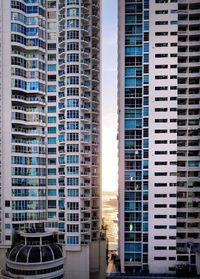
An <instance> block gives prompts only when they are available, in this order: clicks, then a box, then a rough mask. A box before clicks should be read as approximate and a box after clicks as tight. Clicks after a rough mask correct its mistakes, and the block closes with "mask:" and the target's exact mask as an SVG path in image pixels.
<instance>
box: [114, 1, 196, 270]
mask: <svg viewBox="0 0 200 279" xmlns="http://www.w3.org/2000/svg"><path fill="white" fill-rule="evenodd" d="M118 6H119V13H118V14H119V23H118V30H119V37H118V39H119V41H118V57H119V60H118V81H119V83H118V111H119V250H120V260H121V271H122V273H141V272H145V273H148V272H150V273H175V272H176V271H177V272H179V271H180V269H181V268H183V269H185V270H187V269H189V271H190V272H191V273H193V274H195V273H196V272H197V273H198V274H199V273H200V258H199V255H200V254H199V253H200V231H199V228H200V219H199V217H200V212H199V206H200V191H199V189H200V188H199V187H200V172H199V170H200V169H199V166H200V153H199V152H200V151H199V146H200V133H199V124H200V122H199V116H200V110H199V101H200V27H199V26H200V2H199V1H198V0H155V1H149V0H137V1H136V0H135V1H134V0H133V1H131V0H119V1H118Z"/></svg>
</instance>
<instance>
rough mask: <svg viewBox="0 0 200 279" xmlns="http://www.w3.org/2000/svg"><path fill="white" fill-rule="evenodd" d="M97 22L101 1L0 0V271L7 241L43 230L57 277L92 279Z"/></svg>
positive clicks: (97, 214) (95, 267) (96, 210)
mask: <svg viewBox="0 0 200 279" xmlns="http://www.w3.org/2000/svg"><path fill="white" fill-rule="evenodd" d="M100 14H101V1H100V0H56V1H53V0H16V1H13V0H9V1H8V0H0V67H1V68H0V70H1V71H0V96H1V98H0V102H1V118H0V121H1V131H0V135H1V141H0V150H1V186H0V192H1V208H0V210H1V211H0V214H1V226H0V227H1V230H0V248H1V249H0V253H1V257H2V260H0V262H1V264H2V265H3V266H4V265H5V257H4V256H5V251H6V249H7V248H9V247H11V245H12V243H13V242H14V239H15V232H18V231H26V230H27V229H30V228H35V227H37V225H36V224H37V223H39V224H40V223H43V224H44V225H45V231H48V232H57V235H58V242H59V243H60V244H62V245H63V251H64V258H65V271H66V270H67V274H68V277H65V278H69V279H70V278H73V279H75V278H80V274H82V277H81V278H89V274H90V272H93V274H96V275H94V276H96V277H95V278H98V277H97V276H98V275H97V273H98V272H99V269H100V260H99V259H100V256H101V255H100V254H101V247H100V246H101V245H100V223H101V221H100V219H101V209H100V198H101V197H100V195H101V186H100V163H101V160H100V147H101V142H100V141H101V139H100V133H101V125H100V99H101V87H100V24H101V23H100ZM93 252H94V253H95V254H97V253H98V254H99V257H96V259H94V257H93ZM77 266H78V267H79V268H78V269H77ZM2 268H5V267H2ZM95 272H96V273H95ZM65 276H66V272H65Z"/></svg>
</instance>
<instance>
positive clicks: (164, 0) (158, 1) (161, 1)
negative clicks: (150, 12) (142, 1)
mask: <svg viewBox="0 0 200 279" xmlns="http://www.w3.org/2000/svg"><path fill="white" fill-rule="evenodd" d="M155 2H156V3H168V0H156V1H155Z"/></svg>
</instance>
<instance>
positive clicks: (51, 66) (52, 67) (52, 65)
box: [47, 64, 56, 71]
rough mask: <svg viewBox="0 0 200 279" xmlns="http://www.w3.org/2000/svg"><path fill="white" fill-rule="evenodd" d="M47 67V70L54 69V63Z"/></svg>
mask: <svg viewBox="0 0 200 279" xmlns="http://www.w3.org/2000/svg"><path fill="white" fill-rule="evenodd" d="M47 69H48V71H56V64H51V65H48V67H47Z"/></svg>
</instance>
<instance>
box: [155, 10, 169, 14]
mask: <svg viewBox="0 0 200 279" xmlns="http://www.w3.org/2000/svg"><path fill="white" fill-rule="evenodd" d="M156 14H168V10H156Z"/></svg>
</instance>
